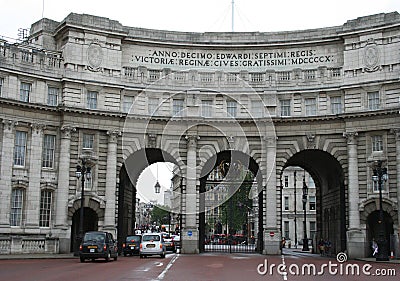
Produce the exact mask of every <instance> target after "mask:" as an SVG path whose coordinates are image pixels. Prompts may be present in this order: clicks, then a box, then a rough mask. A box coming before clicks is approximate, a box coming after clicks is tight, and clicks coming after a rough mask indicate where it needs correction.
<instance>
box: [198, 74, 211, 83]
mask: <svg viewBox="0 0 400 281" xmlns="http://www.w3.org/2000/svg"><path fill="white" fill-rule="evenodd" d="M213 76H214V74H213V73H211V72H205V73H200V81H201V82H203V83H210V82H212V81H213Z"/></svg>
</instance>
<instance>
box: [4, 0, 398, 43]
mask: <svg viewBox="0 0 400 281" xmlns="http://www.w3.org/2000/svg"><path fill="white" fill-rule="evenodd" d="M0 3H1V5H0V7H1V8H0V35H2V36H6V37H10V38H17V34H18V28H29V27H30V25H31V24H32V23H33V22H35V21H37V20H39V19H40V18H42V14H43V16H44V17H46V18H50V19H53V20H56V21H62V20H63V19H64V18H65V17H66V16H67V15H68V14H69V13H71V12H74V13H86V14H92V15H98V16H103V17H108V18H110V19H113V20H117V21H119V22H120V23H121V24H123V25H125V26H131V27H144V28H153V29H165V30H178V31H193V32H206V31H231V29H232V26H231V11H232V10H231V6H232V0H199V1H191V0H169V1H165V0H145V1H144V0H129V1H127V0H112V1H102V0H96V1H95V0H63V1H59V0H11V1H10V0H0ZM43 3H44V5H43ZM43 7H44V9H43ZM393 11H400V0H330V1H327V0H302V1H299V0H278V1H276V0H274V1H268V0H235V13H234V19H235V20H234V31H286V30H299V29H309V28H318V27H327V26H337V25H342V24H344V23H345V22H346V21H347V20H350V19H355V18H357V17H360V16H366V15H371V14H376V13H383V12H385V13H387V12H393Z"/></svg>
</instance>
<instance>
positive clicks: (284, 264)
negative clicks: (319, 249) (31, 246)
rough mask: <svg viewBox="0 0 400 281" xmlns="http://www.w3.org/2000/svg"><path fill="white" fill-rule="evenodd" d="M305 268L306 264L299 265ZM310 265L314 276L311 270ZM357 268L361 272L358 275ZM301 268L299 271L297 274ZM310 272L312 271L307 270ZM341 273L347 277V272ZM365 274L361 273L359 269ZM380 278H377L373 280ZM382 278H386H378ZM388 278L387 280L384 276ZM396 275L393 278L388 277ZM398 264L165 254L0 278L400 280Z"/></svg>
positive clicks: (72, 262)
mask: <svg viewBox="0 0 400 281" xmlns="http://www.w3.org/2000/svg"><path fill="white" fill-rule="evenodd" d="M304 265H306V266H304ZM314 267H315V272H313V268H314ZM357 268H358V269H359V270H360V271H359V274H357ZM297 270H298V272H296V271H297ZM302 270H304V273H302ZM309 270H311V271H309ZM346 270H347V271H348V273H347V274H346ZM363 270H364V271H363ZM377 274H381V276H377ZM382 274H385V275H386V276H384V277H382ZM388 275H390V276H388ZM393 275H396V276H393ZM399 276H400V264H388V263H367V262H361V261H347V262H344V263H339V262H337V261H336V259H334V258H320V257H318V256H317V257H315V256H307V255H301V254H299V255H285V256H262V255H257V254H252V255H249V254H248V255H246V254H233V255H223V254H202V255H176V254H167V257H166V258H165V259H161V258H160V257H148V258H145V259H140V258H139V257H138V256H134V257H123V256H120V257H118V260H117V261H110V262H108V263H107V262H105V261H104V260H97V261H95V262H92V261H87V262H85V263H80V262H79V259H77V258H70V259H15V260H1V261H0V280H2V281H3V280H7V281H36V280H37V281H63V280H66V281H79V280H85V281H91V280H96V281H102V280H107V281H114V280H116V281H118V280H120V281H128V280H135V281H136V280H173V281H180V280H183V281H186V280H199V281H204V280H206V281H207V280H218V281H222V280H227V281H235V280H240V281H243V280H244V281H252V280H324V281H325V280H360V281H361V280H362V281H365V280H383V278H384V280H385V281H389V280H399Z"/></svg>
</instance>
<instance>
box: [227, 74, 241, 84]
mask: <svg viewBox="0 0 400 281" xmlns="http://www.w3.org/2000/svg"><path fill="white" fill-rule="evenodd" d="M238 77H239V74H238V73H229V74H228V77H227V81H228V82H230V83H235V82H237V81H238Z"/></svg>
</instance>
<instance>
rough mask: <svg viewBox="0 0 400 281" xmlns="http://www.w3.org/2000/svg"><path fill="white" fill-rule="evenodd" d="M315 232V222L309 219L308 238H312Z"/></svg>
mask: <svg viewBox="0 0 400 281" xmlns="http://www.w3.org/2000/svg"><path fill="white" fill-rule="evenodd" d="M316 234H317V223H316V222H315V221H310V238H311V239H314V238H315V235H316Z"/></svg>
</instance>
